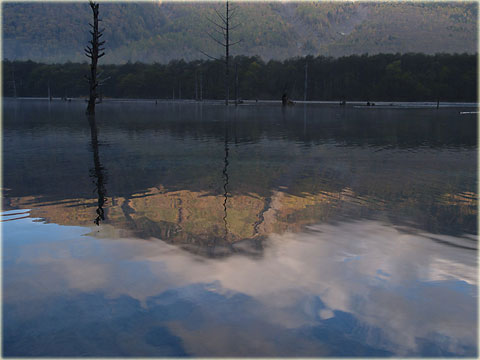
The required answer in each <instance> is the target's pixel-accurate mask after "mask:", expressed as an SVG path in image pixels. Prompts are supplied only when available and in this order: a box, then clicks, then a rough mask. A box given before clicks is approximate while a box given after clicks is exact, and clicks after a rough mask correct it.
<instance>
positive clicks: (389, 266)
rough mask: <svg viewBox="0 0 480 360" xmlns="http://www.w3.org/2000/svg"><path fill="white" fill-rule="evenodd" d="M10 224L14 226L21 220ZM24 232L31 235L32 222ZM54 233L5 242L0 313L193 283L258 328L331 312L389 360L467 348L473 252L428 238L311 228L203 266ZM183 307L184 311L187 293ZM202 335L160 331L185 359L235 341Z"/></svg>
mask: <svg viewBox="0 0 480 360" xmlns="http://www.w3.org/2000/svg"><path fill="white" fill-rule="evenodd" d="M22 221H24V222H25V224H23V226H25V225H26V222H27V221H29V220H28V219H25V220H22ZM31 224H33V223H31ZM7 226H8V225H7ZM29 226H31V225H29ZM42 226H50V227H52V226H56V227H58V229H57V230H60V229H61V228H62V227H59V226H57V225H45V224H43V225H42ZM52 230H53V231H52ZM35 232H36V236H38V223H37V224H36V225H35ZM55 232H57V233H58V231H56V230H55V229H53V228H49V229H47V230H46V232H45V234H48V236H50V238H49V241H48V242H47V241H41V240H39V241H35V242H28V243H23V244H22V243H21V242H17V243H16V244H13V243H12V241H8V239H7V242H6V247H5V250H4V251H5V253H4V254H6V255H5V256H6V260H7V265H6V267H5V270H4V284H5V286H6V289H7V291H5V293H4V301H5V302H6V303H11V302H16V301H20V300H21V301H25V300H30V299H37V300H38V299H42V298H43V299H45V298H48V297H49V296H53V295H59V294H64V293H66V292H91V291H98V290H99V291H101V292H103V293H104V294H105V296H107V297H109V298H115V297H118V296H121V295H128V296H130V297H132V298H134V299H137V300H139V301H140V302H141V303H142V306H144V307H148V305H147V300H148V298H149V297H152V296H155V295H158V294H160V293H162V292H164V291H166V290H169V289H174V288H180V287H185V286H189V285H192V284H198V283H200V284H207V285H206V288H207V289H208V291H212V292H216V293H220V294H222V295H223V296H224V297H225V298H226V301H228V299H229V297H231V296H234V295H235V294H237V293H240V294H244V295H247V296H249V297H252V298H253V299H255V301H257V302H258V303H259V304H261V308H259V309H255V308H252V309H251V310H250V309H249V310H248V311H249V312H251V315H255V317H256V318H257V319H258V321H259V323H262V324H270V325H269V326H276V327H278V326H280V327H282V328H286V329H295V328H300V327H302V326H314V325H315V324H318V323H319V321H323V320H328V319H334V318H335V316H336V314H335V312H338V311H342V312H346V313H351V314H352V315H353V316H354V317H355V318H356V319H358V320H359V321H360V322H362V323H364V324H365V325H366V326H368V327H372V328H380V329H381V330H382V332H383V334H384V336H385V337H386V338H387V339H388V345H385V343H384V344H379V343H376V342H377V341H378V340H376V339H375V338H374V337H372V338H371V339H368V341H370V342H371V344H369V345H372V346H378V347H380V348H381V347H382V346H383V347H384V348H385V346H387V347H388V348H385V349H386V350H389V351H392V352H394V353H396V354H400V355H401V354H408V353H410V352H412V351H415V350H416V348H417V346H418V339H420V338H423V339H430V338H434V337H438V336H444V337H447V338H448V342H447V346H448V347H449V350H450V351H452V352H455V351H460V350H459V349H460V347H461V346H475V344H476V340H477V333H476V327H477V324H476V321H477V316H476V311H477V304H476V301H477V299H476V286H477V263H476V257H477V253H476V251H475V250H468V249H466V248H464V247H458V246H457V247H454V246H447V245H445V243H439V242H434V241H432V240H431V239H429V237H435V236H437V235H432V234H424V233H423V234H415V233H414V232H404V231H400V230H398V229H397V228H395V227H393V226H392V225H390V224H384V223H381V222H376V221H362V222H349V223H338V224H323V225H317V226H312V227H309V228H308V230H307V231H306V232H304V233H301V234H299V233H296V234H292V233H289V234H283V235H272V236H270V238H269V239H268V240H267V242H266V246H265V249H264V252H263V256H261V257H258V258H251V257H246V256H231V257H228V258H223V259H208V258H202V257H199V256H196V255H192V254H191V253H189V252H186V251H184V250H181V249H179V248H177V247H174V246H172V245H168V244H166V243H163V242H161V241H158V240H155V239H153V240H152V241H145V240H138V239H102V240H99V239H94V238H91V237H85V236H83V237H78V239H76V240H72V241H70V240H69V241H64V240H63V239H64V238H61V236H60V237H59V238H58V239H55V235H54V236H53V237H52V233H55ZM62 236H63V235H62ZM7 237H8V234H7ZM437 237H438V236H437ZM443 240H444V241H449V242H452V243H456V244H458V243H459V242H460V243H462V242H465V241H467V240H465V239H459V238H453V237H450V238H445V237H443ZM467 243H468V241H467ZM472 243H473V242H472ZM20 270H22V271H20ZM208 284H210V285H208ZM27 289H29V290H28V291H27ZM315 298H319V299H320V300H321V302H322V303H323V305H322V306H320V308H319V306H317V305H315V306H314V305H312V304H313V300H314V299H315ZM189 300H191V301H195V294H191V298H190V299H189ZM32 311H33V312H34V310H32ZM32 316H33V315H32ZM212 326H213V325H209V324H208V323H205V324H204V325H203V327H204V329H202V331H194V330H191V329H189V327H188V326H187V324H185V323H182V322H175V323H172V324H170V329H171V330H173V331H174V332H175V334H176V335H177V336H180V337H181V338H182V339H183V341H184V343H185V347H186V348H187V349H189V350H190V351H192V352H193V353H195V352H196V348H197V346H199V345H198V344H200V343H202V341H203V343H202V346H203V348H204V347H205V344H206V343H208V341H209V340H208V339H209V338H211V336H212V334H213V333H215V334H217V333H218V332H225V331H226V332H227V333H224V334H223V335H222V337H224V338H225V339H227V338H230V337H232V336H234V335H235V337H237V339H238V336H239V334H238V332H240V331H241V329H236V330H234V329H232V328H231V327H229V328H223V329H221V328H219V327H216V328H213V327H212ZM229 331H230V332H234V333H235V334H234V333H231V334H228V332H229ZM225 341H226V342H225V346H227V345H226V344H227V343H228V342H227V340H225ZM232 341H233V340H232ZM212 346H213V347H214V345H212ZM218 346H220V347H221V346H222V345H218ZM228 346H230V345H228ZM217 350H218V349H217ZM211 351H212V352H211V354H212V355H214V353H215V350H214V349H213V348H212V349H211ZM219 353H221V351H219Z"/></svg>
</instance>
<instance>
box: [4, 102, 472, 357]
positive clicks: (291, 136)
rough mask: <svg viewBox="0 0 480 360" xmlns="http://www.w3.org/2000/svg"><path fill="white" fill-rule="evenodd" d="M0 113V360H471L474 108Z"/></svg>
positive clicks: (34, 105)
mask: <svg viewBox="0 0 480 360" xmlns="http://www.w3.org/2000/svg"><path fill="white" fill-rule="evenodd" d="M3 106H4V107H3V115H4V116H3V154H4V156H3V174H4V175H3V186H4V189H3V194H4V195H3V210H4V211H3V214H2V221H3V222H2V225H3V254H4V256H3V284H4V289H3V306H4V308H3V311H4V312H3V313H4V324H3V349H4V355H5V356H156V357H158V356H207V357H208V356H313V357H322V356H455V357H458V356H475V355H476V354H477V296H476V294H477V238H476V236H477V222H476V217H477V201H478V195H477V138H476V134H477V128H476V126H477V125H476V115H475V114H460V113H461V112H462V111H464V112H471V111H472V108H469V107H466V108H465V109H463V108H461V107H456V108H441V109H439V110H436V109H419V108H416V109H412V108H405V109H404V108H395V109H391V108H390V109H389V108H378V109H362V108H354V107H348V106H347V107H346V108H342V107H338V106H333V105H325V104H316V105H306V106H299V105H297V106H295V107H292V108H286V109H282V108H281V107H280V106H278V105H273V104H272V105H258V106H254V105H252V106H239V107H237V108H234V107H233V106H232V107H229V108H228V109H227V108H225V107H224V106H217V105H213V104H210V105H208V104H201V103H197V104H179V103H161V104H158V105H155V104H153V103H108V102H106V103H104V104H102V105H101V106H99V107H98V111H97V115H96V118H95V121H93V122H92V121H90V122H89V121H88V120H87V118H86V117H85V115H84V110H85V109H84V107H85V105H84V104H83V103H77V102H72V103H59V102H52V103H48V102H46V101H26V100H24V101H20V100H17V101H16V102H15V101H13V100H12V101H9V100H6V101H4V105H3ZM97 224H98V225H97Z"/></svg>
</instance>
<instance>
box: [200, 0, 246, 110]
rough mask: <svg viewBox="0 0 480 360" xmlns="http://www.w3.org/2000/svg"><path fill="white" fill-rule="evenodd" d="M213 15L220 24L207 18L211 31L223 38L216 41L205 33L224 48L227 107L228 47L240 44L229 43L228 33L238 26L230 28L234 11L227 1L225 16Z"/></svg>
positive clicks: (218, 13)
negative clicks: (210, 24) (211, 27)
mask: <svg viewBox="0 0 480 360" xmlns="http://www.w3.org/2000/svg"><path fill="white" fill-rule="evenodd" d="M214 10H215V13H216V15H217V17H218V19H219V20H220V24H219V23H217V22H215V21H213V20H211V19H209V18H207V20H208V21H210V22H211V23H212V24H213V25H214V26H215V27H214V28H213V31H214V32H215V33H216V34H217V35H221V36H222V37H223V39H222V40H218V39H217V38H216V37H215V36H213V35H212V34H210V33H207V35H208V36H209V37H210V38H211V39H212V40H213V41H215V42H216V43H217V44H219V45H220V46H223V47H224V48H225V59H224V61H225V105H228V101H229V99H230V46H233V45H236V44H238V43H240V42H241V41H242V40H239V41H236V42H233V43H231V42H230V31H231V30H234V29H236V28H237V27H238V26H239V24H237V25H235V26H231V20H232V18H233V16H234V15H235V11H236V10H237V9H236V8H235V9H230V7H229V3H228V0H227V1H226V2H225V15H222V14H221V13H220V12H218V11H217V10H216V9H214ZM201 53H202V54H204V55H206V56H208V57H209V58H211V59H214V60H220V59H218V58H215V57H213V56H210V55H208V54H206V53H204V52H203V51H201Z"/></svg>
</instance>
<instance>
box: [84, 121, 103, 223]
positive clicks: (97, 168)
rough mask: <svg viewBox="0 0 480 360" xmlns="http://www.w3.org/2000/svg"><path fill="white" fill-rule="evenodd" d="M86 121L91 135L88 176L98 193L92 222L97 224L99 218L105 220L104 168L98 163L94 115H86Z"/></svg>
mask: <svg viewBox="0 0 480 360" xmlns="http://www.w3.org/2000/svg"><path fill="white" fill-rule="evenodd" d="M88 123H89V124H90V135H91V145H92V152H93V164H94V169H93V171H92V170H90V176H91V177H93V178H94V183H95V191H96V192H97V195H98V208H97V217H96V218H95V220H94V223H95V224H97V225H99V224H100V220H105V212H104V210H103V205H104V204H105V202H106V200H107V199H106V198H105V195H106V190H105V183H106V179H105V174H104V172H105V168H104V167H103V166H102V164H101V163H100V155H99V152H98V137H97V124H96V122H95V115H91V116H89V117H88Z"/></svg>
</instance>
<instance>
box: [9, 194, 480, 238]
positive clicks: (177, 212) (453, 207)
mask: <svg viewBox="0 0 480 360" xmlns="http://www.w3.org/2000/svg"><path fill="white" fill-rule="evenodd" d="M442 199H443V200H442V201H441V202H440V203H439V204H438V206H437V208H436V211H435V213H434V215H431V216H430V217H428V218H427V220H425V221H428V222H430V223H433V224H436V223H440V222H445V221H450V222H452V223H453V222H456V221H460V219H467V220H468V221H474V219H475V217H476V213H477V212H476V204H477V200H476V196H475V194H472V193H460V194H445V195H444V196H443V197H442ZM32 202H34V203H36V204H37V207H35V208H33V209H32V211H31V216H32V217H36V218H43V219H45V220H46V221H47V222H54V223H57V224H61V225H76V226H79V225H80V226H90V225H91V214H92V208H93V207H94V206H96V205H97V204H96V203H95V201H94V200H82V199H72V200H69V201H65V202H59V203H48V202H45V203H43V204H42V203H40V204H39V203H38V201H36V200H35V199H32V198H16V199H12V200H11V206H13V207H17V208H24V207H28V206H29V204H31V203H32ZM411 202H412V199H405V200H404V201H403V202H386V201H385V200H381V199H379V198H375V197H371V196H358V195H356V194H355V193H354V192H353V191H352V190H351V189H349V188H344V189H342V190H341V191H338V192H328V191H322V192H319V193H318V194H304V196H296V195H293V194H288V193H286V192H283V191H274V192H273V193H272V195H271V197H269V198H262V197H259V196H257V195H253V194H251V195H234V194H233V195H231V196H229V198H228V237H227V240H228V242H229V243H236V242H239V241H243V240H256V239H262V238H264V237H265V236H267V235H269V234H272V233H284V232H297V231H300V230H301V229H302V228H304V227H305V226H306V225H310V224H315V223H320V222H325V221H329V220H336V219H338V216H339V215H340V214H342V215H344V216H348V214H354V215H356V216H360V215H363V216H368V213H372V214H373V213H374V212H375V211H382V210H384V209H386V208H389V209H390V210H389V211H390V212H392V211H393V215H392V216H393V217H395V215H398V216H401V215H402V209H404V208H407V210H408V209H411V208H412V204H411ZM417 206H418V205H417ZM394 208H397V209H399V211H398V212H397V213H395V212H394V210H392V209H394ZM418 216H419V217H420V216H421V215H420V214H418ZM424 216H425V215H424ZM223 217H224V207H223V194H221V195H212V194H208V193H206V192H194V191H189V190H179V191H170V192H168V191H166V190H165V189H164V188H163V187H158V188H151V189H149V190H148V191H146V192H144V193H138V194H134V195H133V196H132V197H131V198H130V199H125V198H121V197H117V198H112V204H111V206H109V207H108V222H107V223H108V224H111V225H113V226H114V227H116V228H118V229H123V230H126V231H127V233H126V234H132V233H133V235H135V236H138V237H142V238H145V239H148V238H152V237H154V238H159V239H161V240H164V241H166V242H168V243H174V244H179V245H185V246H199V247H203V246H208V245H209V244H211V241H212V240H214V239H224V221H223ZM472 219H473V220H472Z"/></svg>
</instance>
